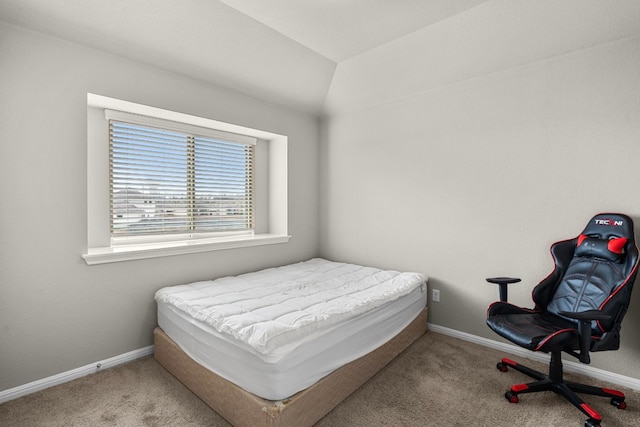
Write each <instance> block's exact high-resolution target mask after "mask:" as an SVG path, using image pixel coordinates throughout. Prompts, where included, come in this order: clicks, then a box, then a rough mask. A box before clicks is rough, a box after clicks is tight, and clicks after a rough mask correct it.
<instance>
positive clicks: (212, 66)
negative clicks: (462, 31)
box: [0, 0, 486, 113]
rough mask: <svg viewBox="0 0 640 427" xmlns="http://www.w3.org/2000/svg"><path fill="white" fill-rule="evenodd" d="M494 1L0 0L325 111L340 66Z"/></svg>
mask: <svg viewBox="0 0 640 427" xmlns="http://www.w3.org/2000/svg"><path fill="white" fill-rule="evenodd" d="M485 1H486V0H428V1H427V0H402V1H399V0H269V1H267V0H219V1H218V0H180V1H176V0H109V1H105V0H0V20H2V21H5V22H8V23H10V24H13V25H18V26H21V27H25V28H28V29H32V30H35V31H39V32H42V33H46V34H49V35H52V36H55V37H58V38H62V39H66V40H69V41H72V42H76V43H80V44H83V45H86V46H89V47H92V48H97V49H101V50H104V51H107V52H110V53H114V54H117V55H120V56H124V57H127V58H129V59H132V60H135V61H139V62H142V63H146V64H149V65H152V66H156V67H160V68H163V69H166V70H169V71H174V72H177V73H181V74H183V75H186V76H188V77H191V78H195V79H198V80H202V81H205V82H207V83H211V84H215V85H220V86H224V87H227V88H228V89H231V90H235V91H238V92H241V93H245V94H249V95H252V96H255V97H258V98H262V99H266V100H269V101H271V102H275V103H278V104H282V105H286V106H289V107H291V108H295V109H299V110H302V111H307V112H311V113H319V112H320V111H321V110H322V106H323V103H324V100H325V97H326V94H327V91H328V89H329V86H330V84H331V81H332V78H333V74H334V71H335V68H336V66H337V64H338V63H340V62H342V61H345V60H347V59H349V58H352V57H354V56H357V55H360V54H362V53H364V52H367V51H370V50H372V49H375V48H376V47H379V46H382V45H384V44H387V43H389V42H391V41H393V40H395V39H398V38H400V37H403V36H406V35H408V34H410V33H412V32H415V31H418V30H420V29H421V28H424V27H427V26H429V25H432V24H434V23H437V22H439V21H441V20H444V19H447V18H449V17H451V16H453V15H456V14H459V13H461V12H464V11H465V10H467V9H470V8H473V7H475V6H477V5H478V4H480V3H483V2H485Z"/></svg>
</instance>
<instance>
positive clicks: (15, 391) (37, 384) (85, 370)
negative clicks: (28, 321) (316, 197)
mask: <svg viewBox="0 0 640 427" xmlns="http://www.w3.org/2000/svg"><path fill="white" fill-rule="evenodd" d="M428 327H429V330H431V331H433V332H437V333H440V334H443V335H448V336H451V337H454V338H458V339H461V340H464V341H469V342H472V343H475V344H478V345H481V346H484V347H489V348H493V349H496V350H500V351H504V352H506V353H509V354H514V355H517V356H520V357H524V358H527V359H531V360H535V361H537V362H543V363H548V362H549V355H547V354H544V353H539V352H532V351H528V350H526V349H524V348H521V347H518V346H515V345H512V344H506V343H502V342H499V341H494V340H490V339H487V338H482V337H479V336H477V335H471V334H468V333H466V332H461V331H458V330H455V329H451V328H446V327H444V326H440V325H434V324H433V323H429V325H428ZM152 354H153V346H152V345H150V346H148V347H144V348H140V349H138V350H133V351H130V352H128V353H124V354H121V355H119V356H115V357H112V358H110V359H106V360H103V361H100V362H96V363H92V364H89V365H86V366H82V367H80V368H76V369H73V370H71V371H67V372H62V373H60V374H58V375H54V376H51V377H48V378H43V379H41V380H37V381H33V382H30V383H28V384H24V385H21V386H18V387H14V388H10V389H8V390H4V391H0V403H4V402H8V401H10V400H13V399H17V398H19V397H22V396H26V395H27V394H31V393H35V392H36V391H40V390H44V389H46V388H49V387H53V386H55V385H58V384H62V383H66V382H68V381H72V380H75V379H77V378H80V377H84V376H86V375H90V374H93V373H96V372H98V371H101V370H103V369H107V368H112V367H114V366H117V365H121V364H123V363H127V362H131V361H133V360H136V359H140V358H142V357H146V356H150V355H152ZM496 363H497V362H496ZM563 365H564V368H565V370H566V371H567V372H574V373H578V374H583V375H586V376H588V377H591V378H595V379H598V380H602V381H607V382H610V383H613V384H616V385H619V386H623V387H627V388H630V389H632V390H640V379H636V378H632V377H627V376H625V375H620V374H616V373H614V372H609V371H605V370H603V369H599V368H594V367H592V366H589V365H585V364H582V363H577V362H573V361H563Z"/></svg>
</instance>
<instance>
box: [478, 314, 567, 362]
mask: <svg viewBox="0 0 640 427" xmlns="http://www.w3.org/2000/svg"><path fill="white" fill-rule="evenodd" d="M487 325H489V327H490V328H491V329H493V331H495V332H496V333H497V334H498V335H500V336H502V337H504V338H506V339H508V340H509V341H511V342H513V343H514V344H517V345H519V346H520V347H524V348H526V349H528V350H531V351H542V352H550V351H559V350H563V349H574V350H575V349H578V348H579V343H578V336H579V335H578V328H577V325H576V324H575V323H573V322H572V321H571V320H568V319H565V318H562V317H560V316H556V315H554V314H552V313H549V312H538V311H534V310H528V309H525V308H520V307H517V306H514V305H512V304H509V303H505V302H496V303H494V304H492V305H491V306H490V307H489V312H488V316H487Z"/></svg>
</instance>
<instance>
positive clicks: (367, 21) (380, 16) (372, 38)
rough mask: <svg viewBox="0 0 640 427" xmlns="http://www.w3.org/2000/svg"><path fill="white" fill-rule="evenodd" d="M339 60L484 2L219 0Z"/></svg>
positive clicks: (482, 0)
mask: <svg viewBox="0 0 640 427" xmlns="http://www.w3.org/2000/svg"><path fill="white" fill-rule="evenodd" d="M221 1H222V2H223V3H225V4H227V5H229V6H231V7H233V8H234V9H236V10H238V11H240V12H242V13H244V14H245V15H247V16H249V17H251V18H253V19H255V20H257V21H259V22H262V23H263V24H265V25H266V26H268V27H270V28H273V29H274V30H276V31H278V32H279V33H281V34H284V35H285V36H287V37H289V38H291V39H292V40H295V41H297V42H298V43H300V44H302V45H304V46H306V47H308V48H309V49H311V50H313V51H314V52H317V53H319V54H320V55H322V56H324V57H326V58H328V59H330V60H332V61H334V62H340V61H343V60H345V59H348V58H350V57H353V56H356V55H358V54H360V53H363V52H366V51H368V50H371V49H373V48H375V47H378V46H380V45H383V44H385V43H388V42H390V41H392V40H395V39H397V38H399V37H402V36H405V35H407V34H409V33H412V32H414V31H417V30H419V29H421V28H424V27H426V26H428V25H431V24H434V23H436V22H438V21H441V20H443V19H446V18H449V17H450V16H453V15H456V14H458V13H460V12H463V11H464V10H467V9H469V8H472V7H474V6H476V5H478V4H480V3H483V2H485V1H487V0H401V1H399V0H269V1H264V0H221Z"/></svg>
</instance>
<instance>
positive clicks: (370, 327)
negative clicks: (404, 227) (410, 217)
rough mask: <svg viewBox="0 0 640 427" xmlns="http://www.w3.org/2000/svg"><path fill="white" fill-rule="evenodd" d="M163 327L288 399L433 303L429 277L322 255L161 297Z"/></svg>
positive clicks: (266, 391)
mask: <svg viewBox="0 0 640 427" xmlns="http://www.w3.org/2000/svg"><path fill="white" fill-rule="evenodd" d="M156 301H157V302H158V324H159V326H160V327H161V328H162V329H163V330H164V331H165V333H166V334H167V335H168V336H169V337H170V338H171V339H173V340H174V341H175V342H176V343H177V344H178V345H179V346H180V347H181V348H182V350H183V351H185V353H187V354H188V355H189V356H190V357H191V358H193V359H194V360H195V361H197V362H198V363H200V364H201V365H203V366H205V367H206V368H208V369H210V370H211V371H213V372H215V373H216V374H218V375H220V376H221V377H223V378H225V379H227V380H229V381H231V382H233V383H235V384H237V385H239V386H240V387H242V388H244V389H245V390H247V391H249V392H251V393H254V394H256V395H258V396H261V397H263V398H265V399H269V400H281V399H284V398H287V397H289V396H291V395H293V394H295V393H297V392H298V391H300V390H303V389H305V388H307V387H309V386H310V385H312V384H314V383H315V382H316V381H318V380H319V379H320V378H322V377H324V376H326V375H327V374H329V373H331V372H332V371H334V370H335V369H337V368H339V367H340V366H342V365H344V364H346V363H348V362H350V361H352V360H355V359H357V358H359V357H361V356H363V355H365V354H367V353H369V352H370V351H372V350H374V349H376V348H377V347H379V346H380V345H382V344H384V343H385V342H387V341H388V340H389V339H391V338H392V337H393V336H395V335H396V334H397V333H398V332H400V331H401V330H402V329H404V327H406V326H407V325H408V324H409V323H410V322H411V321H412V320H413V319H414V318H415V317H416V316H417V315H418V313H420V311H421V310H422V309H423V308H424V307H425V306H426V279H425V277H424V276H422V275H420V274H417V273H400V272H396V271H389V270H386V271H385V270H380V269H374V268H369V267H362V266H357V265H353V264H344V263H335V262H330V261H326V260H323V259H317V258H316V259H312V260H310V261H306V262H303V263H297V264H292V265H289V266H284V267H278V268H272V269H267V270H262V271H259V272H255V273H248V274H244V275H240V276H234V277H226V278H222V279H217V280H214V281H208V282H196V283H192V284H188V285H178V286H172V287H168V288H163V289H161V290H159V291H158V292H157V293H156Z"/></svg>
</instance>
